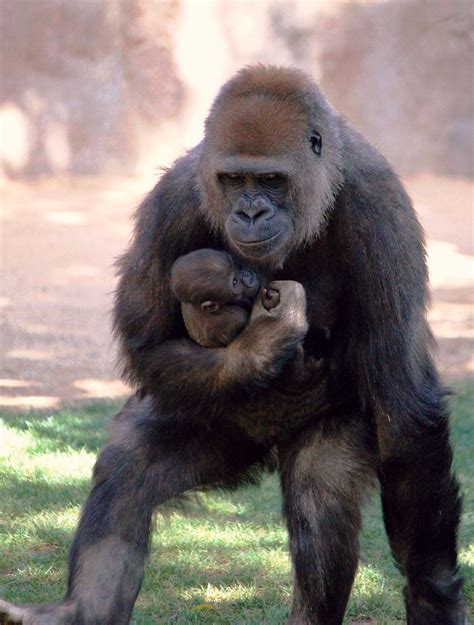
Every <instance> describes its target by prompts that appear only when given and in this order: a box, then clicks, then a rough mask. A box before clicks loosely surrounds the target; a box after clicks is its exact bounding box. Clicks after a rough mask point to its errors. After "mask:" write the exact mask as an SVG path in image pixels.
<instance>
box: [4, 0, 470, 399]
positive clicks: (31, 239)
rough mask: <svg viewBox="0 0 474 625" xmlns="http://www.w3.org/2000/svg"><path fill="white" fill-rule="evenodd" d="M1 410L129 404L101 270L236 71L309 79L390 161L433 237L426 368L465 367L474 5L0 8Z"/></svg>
mask: <svg viewBox="0 0 474 625" xmlns="http://www.w3.org/2000/svg"><path fill="white" fill-rule="evenodd" d="M0 17H1V33H0V41H1V44H0V45H1V48H0V57H1V58H0V61H1V67H0V80H1V95H0V97H1V101H0V185H1V222H0V227H1V264H2V269H1V276H2V277H1V285H0V286H1V288H0V306H1V313H2V330H1V336H0V341H1V351H2V354H3V356H2V361H1V371H0V406H4V407H7V408H13V409H15V410H17V409H18V410H21V409H25V408H31V407H33V408H38V409H49V408H54V407H57V406H59V405H60V404H61V403H66V404H67V403H72V402H76V401H79V400H80V401H82V400H91V399H96V398H104V397H119V396H121V395H123V394H126V393H127V389H126V387H125V386H124V385H123V384H122V383H121V382H120V380H119V375H118V372H117V370H116V369H115V367H114V364H115V348H114V345H113V342H112V339H111V332H110V309H111V306H112V293H113V289H114V284H115V278H114V270H113V263H114V260H115V258H116V257H117V256H118V255H119V254H120V252H121V251H122V250H123V249H124V248H125V246H126V244H127V241H128V240H129V236H130V232H131V225H132V224H131V221H130V216H131V214H132V213H133V210H134V208H135V207H136V206H137V204H138V203H139V201H140V199H141V198H142V197H143V196H144V194H145V193H146V192H147V191H148V190H149V189H150V188H151V186H152V185H153V184H154V183H155V181H156V180H157V179H158V177H159V174H160V168H162V167H166V166H167V165H169V164H170V163H171V162H172V161H173V160H174V159H175V158H176V157H177V156H179V155H180V154H181V153H182V152H183V151H185V150H187V149H189V148H191V147H192V146H193V145H194V144H195V143H196V142H198V141H199V140H200V138H201V136H202V131H203V121H204V119H205V116H206V112H207V110H208V108H209V106H210V104H211V102H212V100H213V98H214V96H215V95H216V92H217V90H218V88H219V86H220V85H221V84H222V83H223V82H224V81H225V80H227V79H228V78H229V77H230V76H231V75H232V74H233V72H235V71H236V70H238V69H239V68H240V67H241V66H242V65H245V64H248V63H255V62H264V63H274V64H282V65H294V66H297V67H300V68H302V69H304V70H306V71H308V72H309V73H310V74H311V75H312V76H313V77H314V78H315V79H316V80H317V81H318V82H319V83H320V85H321V86H322V88H323V90H324V92H325V93H326V95H327V96H328V98H329V100H330V101H331V102H332V104H333V105H334V106H335V107H336V108H337V109H338V110H339V111H340V112H341V113H342V114H343V115H344V116H345V118H346V119H347V120H348V121H349V122H350V123H351V124H352V125H353V126H355V127H356V128H357V129H359V130H360V131H362V133H364V134H365V135H366V136H367V138H368V139H369V140H370V141H371V142H372V143H374V144H375V145H376V146H377V147H378V148H379V149H380V150H381V151H382V152H383V153H384V154H385V156H386V157H387V158H388V159H389V160H390V161H391V162H392V164H393V165H394V167H395V168H396V170H397V171H398V172H399V173H400V175H401V176H402V180H403V182H404V183H405V185H406V186H407V188H408V191H409V193H410V194H411V196H412V198H413V200H414V203H415V206H416V208H417V211H418V213H419V216H420V219H421V221H422V223H423V225H424V227H425V229H426V232H427V237H428V253H429V262H430V272H431V282H432V287H433V306H432V309H431V312H430V316H431V321H432V324H433V328H434V330H435V333H436V336H437V338H438V341H439V344H440V351H439V355H438V358H439V362H440V365H441V368H442V370H443V372H444V373H445V375H446V376H447V377H448V378H449V379H450V380H451V381H453V380H454V381H456V380H463V379H465V378H468V377H472V376H473V373H474V356H473V346H474V326H473V316H472V313H473V305H474V296H473V289H472V286H473V279H474V264H473V254H474V238H473V199H474V195H473V190H474V186H473V172H474V169H473V166H474V163H473V161H474V154H473V145H474V139H473V134H474V80H473V75H474V74H473V58H474V56H473V52H474V49H473V48H474V30H473V23H474V4H473V3H472V1H471V0H468V1H463V0H442V1H438V0H430V1H417V0H413V1H412V0H405V1H403V2H371V1H363V2H362V1H353V2H337V1H331V0H327V1H316V0H313V1H309V2H302V1H298V0H296V1H294V2H291V3H289V2H267V1H266V0H260V1H258V2H250V1H248V2H245V1H231V0H224V1H219V0H176V1H175V2H161V1H158V0H1V2H0Z"/></svg>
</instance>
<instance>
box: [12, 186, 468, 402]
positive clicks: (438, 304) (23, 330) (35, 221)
mask: <svg viewBox="0 0 474 625" xmlns="http://www.w3.org/2000/svg"><path fill="white" fill-rule="evenodd" d="M153 182H154V181H151V180H135V179H128V180H123V179H121V180H117V179H112V178H94V179H87V178H81V179H63V180H57V179H56V180H48V181H43V182H35V183H34V184H33V183H32V184H20V183H8V184H5V185H4V188H3V189H2V191H1V202H0V208H1V264H2V267H1V274H2V278H1V284H0V310H1V315H2V329H1V335H0V343H1V352H2V354H3V356H2V362H1V368H0V406H3V407H7V408H11V409H15V410H20V409H25V408H30V407H33V408H38V409H49V408H54V407H57V406H58V405H60V404H62V403H66V404H68V403H72V402H76V401H83V400H89V399H90V400H93V399H97V398H110V397H120V396H123V395H126V394H127V393H128V392H129V389H127V387H126V386H125V385H124V384H123V383H122V382H121V381H120V378H119V375H118V372H117V370H116V369H115V366H114V363H115V359H116V352H115V346H114V344H113V341H112V337H111V324H110V311H111V308H112V299H113V291H114V287H115V277H114V270H113V264H114V261H115V259H116V258H117V256H118V255H119V254H120V253H121V252H122V251H123V250H124V248H125V247H126V245H127V242H128V240H129V237H130V234H131V220H130V217H131V214H132V212H133V210H134V208H135V207H136V206H137V205H138V203H139V202H140V200H141V198H142V197H143V196H144V195H145V193H146V192H147V191H148V190H149V189H150V188H151V186H152V184H153ZM404 182H405V184H406V186H407V188H408V191H409V193H410V194H411V196H412V198H413V200H414V203H415V206H416V208H417V210H418V213H419V215H420V218H421V221H422V223H423V225H424V227H425V229H426V232H427V236H428V253H429V263H430V272H431V282H432V287H433V306H432V309H431V312H430V320H431V323H432V326H433V329H434V332H435V334H436V337H437V339H438V342H439V347H440V349H439V355H438V357H439V363H440V366H441V369H442V371H443V373H444V374H445V375H446V376H449V377H450V378H451V379H452V378H456V377H460V378H466V377H471V376H473V374H474V356H473V354H474V351H473V348H474V324H473V307H474V297H473V291H472V287H473V281H474V258H473V254H474V238H473V217H472V214H473V213H472V208H473V198H474V184H473V182H472V181H468V180H460V179H452V178H447V177H439V176H437V177H435V176H432V175H428V174H426V175H423V176H417V177H415V178H407V179H405V180H404Z"/></svg>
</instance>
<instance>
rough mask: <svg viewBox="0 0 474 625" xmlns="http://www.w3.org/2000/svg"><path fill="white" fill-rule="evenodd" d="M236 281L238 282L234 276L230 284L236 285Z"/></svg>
mask: <svg viewBox="0 0 474 625" xmlns="http://www.w3.org/2000/svg"><path fill="white" fill-rule="evenodd" d="M237 282H238V280H237V278H234V279H233V280H232V284H233V285H234V286H237Z"/></svg>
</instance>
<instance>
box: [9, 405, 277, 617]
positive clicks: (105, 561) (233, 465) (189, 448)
mask: <svg viewBox="0 0 474 625" xmlns="http://www.w3.org/2000/svg"><path fill="white" fill-rule="evenodd" d="M220 427H229V426H221V425H219V424H217V425H216V427H215V428H214V429H213V428H212V426H211V427H209V428H203V427H202V426H201V427H200V428H199V429H198V428H197V427H195V428H194V429H193V427H192V426H190V425H189V424H185V425H183V424H178V425H176V424H174V425H173V424H168V425H167V426H166V427H161V426H159V425H157V422H156V421H155V420H154V419H153V417H152V416H151V413H150V406H149V404H148V403H147V401H146V400H143V401H141V402H140V401H139V400H137V399H136V398H133V399H132V400H131V401H130V402H129V403H128V404H127V405H126V406H125V408H124V409H123V411H122V412H121V413H119V415H117V417H116V418H115V419H114V421H113V423H112V427H111V432H110V437H109V441H108V444H107V445H106V446H105V448H104V449H103V450H102V452H101V454H100V456H99V458H98V460H97V463H96V466H95V470H94V487H93V489H92V492H91V494H90V496H89V499H88V501H87V502H86V504H85V507H84V509H83V512H82V515H81V520H80V523H79V527H78V529H77V533H76V536H75V539H74V543H73V546H72V549H71V554H70V573H69V583H68V591H67V594H66V597H65V600H64V603H62V604H60V605H56V606H41V607H40V606H37V607H32V606H29V607H28V606H25V607H16V606H11V605H10V604H7V603H6V602H1V603H0V623H2V622H5V623H9V622H10V621H9V620H8V618H10V619H11V620H12V622H14V623H22V624H23V625H126V624H127V623H128V622H129V620H130V616H131V613H132V609H133V605H134V603H135V599H136V597H137V594H138V591H139V589H140V585H141V581H142V575H143V568H144V563H145V558H146V554H147V550H148V543H149V537H150V526H151V518H152V513H153V510H154V508H155V506H157V505H159V504H161V503H163V502H165V501H167V500H169V499H172V498H173V497H176V496H178V495H180V494H182V493H183V492H185V491H187V490H189V489H191V488H195V487H199V486H205V485H226V484H229V483H233V482H238V481H239V478H241V477H245V476H246V474H245V471H246V469H247V468H248V467H249V466H250V465H252V464H254V463H255V462H258V461H259V460H261V458H262V456H263V455H264V451H265V450H264V449H263V448H262V447H258V446H257V445H254V444H253V443H251V442H250V441H248V439H246V438H244V437H242V436H241V435H240V434H239V432H238V431H234V432H232V431H226V432H224V431H220V430H219V428H220ZM2 616H3V619H4V620H3V621H2ZM14 619H15V620H14Z"/></svg>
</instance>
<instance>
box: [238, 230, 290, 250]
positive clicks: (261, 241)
mask: <svg viewBox="0 0 474 625" xmlns="http://www.w3.org/2000/svg"><path fill="white" fill-rule="evenodd" d="M280 234H281V230H278V232H277V233H276V234H272V236H271V237H268V238H267V239H259V240H258V241H239V240H238V239H235V242H236V243H237V245H240V246H242V247H258V246H260V245H268V244H269V243H271V242H272V241H274V240H275V239H276V238H277V237H278V236H279V235H280Z"/></svg>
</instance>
